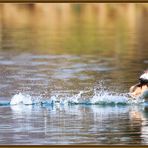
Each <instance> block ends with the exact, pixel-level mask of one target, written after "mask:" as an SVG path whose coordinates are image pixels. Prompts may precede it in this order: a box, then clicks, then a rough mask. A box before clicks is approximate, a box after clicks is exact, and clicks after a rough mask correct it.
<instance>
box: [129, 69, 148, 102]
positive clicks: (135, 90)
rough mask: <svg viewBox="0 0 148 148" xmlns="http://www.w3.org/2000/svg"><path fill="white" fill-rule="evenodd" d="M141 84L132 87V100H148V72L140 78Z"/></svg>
mask: <svg viewBox="0 0 148 148" xmlns="http://www.w3.org/2000/svg"><path fill="white" fill-rule="evenodd" d="M139 81H140V82H139V83H138V84H136V85H133V86H131V87H130V90H129V91H130V93H129V94H130V96H131V97H132V98H139V97H140V98H144V99H146V98H147V99H148V70H146V71H144V73H143V74H142V75H141V76H140V78H139Z"/></svg>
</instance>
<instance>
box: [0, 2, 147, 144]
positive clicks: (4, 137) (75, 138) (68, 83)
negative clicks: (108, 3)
mask: <svg viewBox="0 0 148 148" xmlns="http://www.w3.org/2000/svg"><path fill="white" fill-rule="evenodd" d="M12 5H15V4H12ZM67 5H68V4H67ZM1 7H2V5H1ZM17 7H20V6H19V5H17ZM17 7H16V8H17ZM21 7H22V11H21V12H20V14H19V15H20V16H19V15H15V13H13V14H12V16H13V17H14V18H15V19H14V20H13V21H12V24H11V25H10V23H9V22H10V20H9V19H8V18H9V17H8V15H7V17H6V12H5V9H3V13H1V18H3V19H2V23H1V28H0V36H1V40H0V117H1V121H0V133H1V134H0V144H25V145H26V144H48V145H49V144H99V145H100V144H101V145H102V144H138V145H139V144H147V143H148V140H147V138H148V136H147V135H148V130H147V125H148V112H147V105H146V104H143V103H139V104H138V103H134V102H130V103H128V101H127V100H128V97H127V93H128V90H129V87H130V86H131V85H133V84H135V83H137V81H138V77H139V75H140V74H141V73H142V71H143V70H145V69H146V68H147V64H148V59H147V57H148V52H147V50H148V42H147V37H148V36H147V35H148V29H147V25H148V17H147V16H148V11H147V9H146V8H145V7H142V6H140V4H139V6H138V5H135V6H133V8H136V9H132V10H133V11H132V12H133V13H132V18H135V19H134V20H130V19H128V18H127V16H124V18H123V15H122V14H123V12H124V11H123V12H122V11H121V12H120V13H119V15H115V14H116V11H117V12H118V11H119V5H115V7H111V8H110V9H109V10H108V13H109V14H112V15H113V16H112V17H110V16H108V15H107V14H105V15H104V19H103V18H102V19H101V16H102V15H101V16H100V15H99V13H96V11H95V10H99V9H97V4H96V7H95V10H94V9H89V8H91V7H92V8H93V7H94V6H90V7H89V6H88V5H87V4H86V5H83V4H79V5H76V4H71V5H70V7H69V8H70V9H66V8H65V9H64V10H62V11H63V12H65V11H66V13H62V14H63V15H64V14H65V15H64V16H65V17H61V15H60V13H59V10H57V8H54V7H53V10H52V11H53V12H54V13H53V14H55V15H56V17H52V16H51V15H49V16H46V15H45V14H47V13H45V12H46V11H42V12H40V11H39V10H38V13H37V12H36V11H37V10H36V9H33V10H31V11H30V9H31V7H29V8H28V7H27V6H21ZM62 7H64V5H63V6H62ZM104 7H105V6H104ZM12 8H13V7H11V9H9V10H10V11H11V10H13V11H12V12H15V11H14V10H15V9H16V8H15V9H12ZM130 8H132V7H130ZM87 9H88V10H90V11H86V10H87ZM23 10H24V12H23ZM120 10H121V9H120ZM16 11H17V9H16ZM67 11H68V13H67ZM30 12H31V13H30ZM86 12H87V13H86ZM111 12H112V13H111ZM134 12H136V13H134ZM100 13H101V12H100ZM128 13H129V12H128ZM21 14H22V15H23V16H24V20H23V21H18V22H17V20H19V19H20V18H21ZM24 14H26V15H24ZM66 14H67V15H66ZM68 14H69V16H70V17H68ZM43 16H44V17H43ZM88 16H89V17H88ZM105 16H106V17H105ZM121 16H122V17H121ZM30 18H32V19H30ZM46 18H48V19H46ZM59 18H60V19H61V23H59ZM105 19H106V21H104V22H103V20H105ZM28 20H29V21H28ZM31 20H38V23H33V22H34V21H32V22H31ZM100 20H101V21H100ZM15 21H16V22H15ZM45 21H47V22H46V23H45ZM26 22H29V23H28V24H27V23H26ZM30 22H31V23H30ZM23 23H24V24H23ZM101 23H103V24H101ZM17 94H19V95H18V96H17V98H19V99H20V98H21V99H22V98H23V99H24V100H27V98H31V100H33V101H34V102H39V103H36V104H31V105H24V104H21V105H20V104H19V105H10V101H11V99H12V98H13V97H14V96H15V97H16V95H17ZM52 101H55V102H54V103H53V102H52ZM69 102H70V103H69Z"/></svg>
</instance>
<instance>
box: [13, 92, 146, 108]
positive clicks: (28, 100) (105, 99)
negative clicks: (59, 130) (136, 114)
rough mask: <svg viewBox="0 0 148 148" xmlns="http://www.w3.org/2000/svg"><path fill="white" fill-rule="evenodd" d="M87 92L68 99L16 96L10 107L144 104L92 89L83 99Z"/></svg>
mask: <svg viewBox="0 0 148 148" xmlns="http://www.w3.org/2000/svg"><path fill="white" fill-rule="evenodd" d="M87 92H88V91H80V92H79V93H78V94H75V95H72V94H71V96H70V97H68V96H64V97H60V96H59V95H58V93H57V94H56V95H52V96H51V97H50V98H48V99H46V100H45V99H44V98H41V97H32V96H30V95H28V94H22V93H19V94H16V95H14V96H13V97H12V99H11V101H10V105H19V104H24V105H34V104H40V105H45V106H48V105H56V106H58V105H69V104H84V105H107V104H108V105H118V104H122V105H126V104H138V103H142V102H144V100H141V99H132V98H130V97H129V96H128V95H127V94H118V93H115V92H109V91H107V90H101V91H98V90H96V89H94V91H93V95H92V96H91V97H89V99H88V98H87V99H86V98H85V97H84V96H83V95H84V94H86V93H87Z"/></svg>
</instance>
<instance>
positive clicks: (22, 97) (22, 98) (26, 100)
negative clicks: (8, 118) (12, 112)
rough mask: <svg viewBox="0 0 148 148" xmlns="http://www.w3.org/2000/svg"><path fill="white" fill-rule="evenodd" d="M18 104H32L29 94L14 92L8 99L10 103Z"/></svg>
mask: <svg viewBox="0 0 148 148" xmlns="http://www.w3.org/2000/svg"><path fill="white" fill-rule="evenodd" d="M18 104H24V105H32V104H33V100H32V97H31V96H30V95H27V94H22V93H19V94H16V95H14V96H13V97H12V99H11V101H10V105H18Z"/></svg>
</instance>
